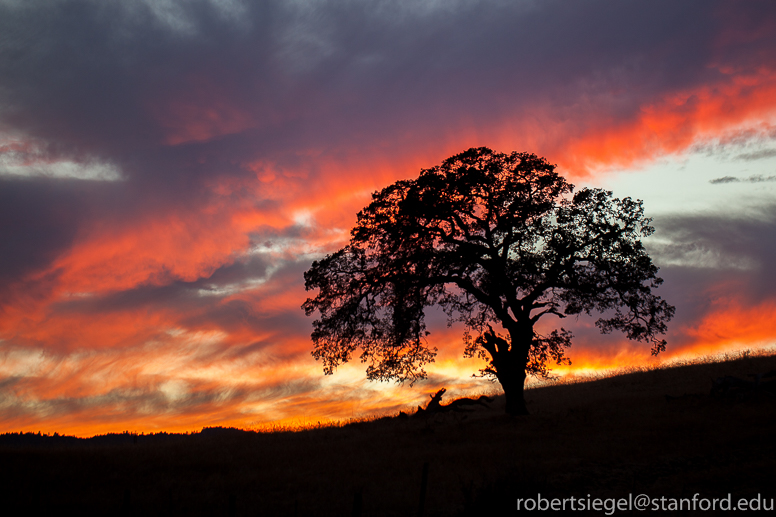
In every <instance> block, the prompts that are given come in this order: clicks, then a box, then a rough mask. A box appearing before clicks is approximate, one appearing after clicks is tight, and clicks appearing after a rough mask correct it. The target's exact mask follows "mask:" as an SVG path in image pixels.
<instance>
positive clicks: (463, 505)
mask: <svg viewBox="0 0 776 517" xmlns="http://www.w3.org/2000/svg"><path fill="white" fill-rule="evenodd" d="M771 370H776V357H774V356H766V357H744V358H740V359H737V360H735V361H729V362H725V363H709V364H700V365H690V366H683V367H676V368H671V369H663V370H654V371H648V372H637V373H630V374H625V375H620V376H617V377H611V378H607V379H602V380H598V381H593V382H587V383H581V384H572V385H558V386H551V387H545V388H539V389H534V390H530V391H529V392H528V396H527V400H528V406H529V409H530V410H531V411H532V412H533V414H532V415H530V416H527V417H511V418H510V417H507V416H505V415H503V414H502V412H503V404H504V401H503V400H501V399H497V400H496V401H495V402H494V403H493V404H492V409H490V410H487V409H484V408H481V410H478V411H475V412H472V413H448V414H445V415H437V416H435V417H431V418H429V419H427V420H422V419H413V418H409V419H402V418H385V419H378V420H373V421H369V422H361V423H354V424H349V425H345V426H342V427H329V428H321V429H313V430H308V431H303V432H278V433H264V434H259V433H247V432H246V433H243V432H237V431H232V432H228V431H223V430H222V431H220V432H219V431H218V430H212V431H210V432H206V433H202V434H194V435H177V436H176V435H167V436H159V435H154V436H139V437H138V438H137V443H134V440H133V439H132V437H131V436H129V435H127V436H114V437H112V440H113V442H114V443H109V442H110V440H108V439H104V440H103V441H102V442H100V441H97V440H93V441H92V442H84V441H80V440H72V443H68V442H67V441H66V440H63V439H60V440H58V441H55V440H54V439H53V438H52V439H50V440H43V439H41V440H42V441H43V442H45V443H42V444H37V445H35V444H29V443H28V444H24V443H21V442H22V440H21V439H20V438H19V437H18V436H11V435H4V436H2V437H0V466H2V469H1V470H0V476H2V480H0V490H2V498H3V507H4V510H8V511H9V512H8V513H5V515H33V514H36V513H45V514H47V515H67V514H78V515H224V516H226V515H272V516H274V515H278V516H282V515H299V516H308V515H346V516H347V515H363V516H383V515H397V516H405V515H417V514H418V512H419V503H420V497H421V485H422V473H423V465H424V463H427V464H428V476H427V488H426V497H425V506H424V513H423V515H427V516H433V515H453V516H455V515H513V514H516V513H518V512H517V511H516V499H517V498H521V497H533V498H535V497H536V495H537V493H541V495H542V497H545V498H551V497H561V498H569V497H571V496H574V497H576V498H579V497H582V498H587V496H588V494H590V496H592V498H596V497H598V498H621V497H624V498H627V497H628V494H629V493H633V495H634V497H635V496H636V495H637V494H641V493H643V494H647V495H649V496H651V497H658V498H659V497H661V496H665V497H667V498H669V497H673V498H691V497H692V496H693V494H695V493H698V494H700V497H701V498H703V497H705V498H713V497H726V496H727V494H728V493H730V494H732V500H733V503H734V504H735V502H736V501H738V499H739V498H743V497H745V498H747V499H751V498H754V497H757V495H758V494H760V495H761V497H762V498H763V499H766V500H767V501H770V499H771V498H776V440H775V438H776V399H774V397H773V396H771V395H769V394H768V393H766V392H764V391H762V390H747V389H740V388H735V389H731V390H730V391H729V392H728V393H727V394H725V395H720V396H715V397H711V396H710V395H709V390H710V387H711V382H710V379H711V378H717V377H721V376H725V375H732V376H736V377H739V378H741V379H749V380H751V378H750V377H747V375H748V374H756V373H765V372H769V371H771ZM770 380H773V378H770ZM694 394H697V396H695V395H694ZM666 395H669V396H672V397H678V398H676V399H671V400H667V397H666ZM447 402H449V401H447ZM666 504H668V503H666ZM685 504H686V503H685ZM530 513H533V514H537V515H538V514H542V513H544V512H538V511H535V512H530ZM568 513H570V512H565V513H564V512H552V511H550V512H547V514H548V515H564V514H568ZM607 513H609V514H611V512H606V511H604V510H601V511H590V512H574V513H573V514H574V515H605V514H607ZM723 513H727V514H730V512H719V511H718V512H712V511H707V512H700V511H697V512H688V511H682V512H669V511H644V512H638V511H634V512H630V511H625V512H615V515H640V514H641V515H672V514H673V515H722V514H723ZM738 513H740V512H738ZM755 513H757V512H752V511H748V512H746V513H745V515H751V514H755Z"/></svg>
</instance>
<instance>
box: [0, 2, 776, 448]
mask: <svg viewBox="0 0 776 517" xmlns="http://www.w3.org/2000/svg"><path fill="white" fill-rule="evenodd" d="M476 146H487V147H490V148H492V149H494V150H496V151H500V152H511V151H529V152H533V153H536V154H538V155H540V156H544V157H546V158H547V159H548V160H549V161H550V162H551V163H557V164H558V171H559V172H560V173H561V174H562V175H564V176H566V177H567V178H568V179H569V180H570V181H571V182H572V183H574V184H575V185H576V186H577V187H581V186H595V187H604V188H607V189H610V190H613V191H614V194H615V196H617V197H628V196H629V197H633V198H639V199H643V200H644V206H645V210H646V213H647V215H648V216H651V217H653V225H654V226H655V227H656V230H657V231H656V233H655V235H654V236H653V237H651V238H649V239H648V241H647V242H646V245H647V248H648V249H649V251H650V254H651V256H652V258H653V260H654V261H655V263H656V264H657V265H658V266H659V267H660V268H661V270H660V276H661V277H663V278H664V280H665V283H664V285H663V286H662V287H661V288H660V289H659V291H658V294H660V295H661V296H662V297H663V298H664V299H666V300H667V301H668V302H669V303H671V304H673V305H675V306H676V316H675V318H674V319H673V320H672V321H671V323H670V325H669V333H668V334H667V336H666V339H667V340H668V349H667V351H666V353H665V354H663V357H662V360H663V361H666V360H670V359H672V358H679V357H696V356H704V355H707V354H714V353H719V352H724V351H735V350H740V349H757V348H761V347H768V346H773V345H774V344H776V268H774V264H776V189H775V187H776V3H774V2H772V1H771V0H764V1H747V2H734V1H711V0H697V1H692V0H685V1H681V2H677V1H675V0H670V1H662V0H650V1H643V2H622V1H619V0H601V1H594V0H589V1H568V0H567V1H552V0H547V1H529V0H517V1H512V0H510V1H507V0H503V1H502V0H491V1H488V0H429V1H422V0H418V1H410V0H384V1H363V0H362V1H356V0H352V1H348V0H344V1H343V0H265V1H252V2H248V1H245V2H242V1H240V0H136V1H119V0H0V432H8V431H35V432H37V431H42V432H54V431H58V432H60V433H67V434H76V435H79V436H91V435H94V434H100V433H106V432H121V431H124V430H130V431H139V432H155V431H196V430H199V429H201V428H202V427H203V426H214V425H223V426H238V427H257V426H262V425H264V424H266V423H268V422H283V423H296V424H299V423H302V424H304V423H310V422H316V421H318V420H321V421H326V420H329V419H347V418H350V417H354V416H355V417H358V416H362V415H367V414H377V413H380V412H390V411H394V412H395V411H397V410H398V409H402V408H406V407H409V406H411V405H413V404H415V405H416V404H418V403H420V402H423V401H425V400H426V399H427V394H428V393H429V392H431V391H434V390H435V389H437V388H438V387H442V386H446V387H447V388H448V390H449V392H450V394H451V395H455V394H457V393H463V392H467V391H468V392H476V390H483V389H494V388H496V386H494V385H491V384H489V383H487V382H485V381H482V380H478V379H472V378H471V374H472V373H474V372H476V371H477V370H478V369H479V368H480V367H482V364H480V363H478V362H477V361H475V360H472V359H463V358H462V352H463V345H462V343H461V340H460V335H461V328H460V327H453V328H447V327H446V326H445V320H444V317H443V315H441V314H439V313H436V312H434V311H431V313H430V314H429V321H430V330H431V331H432V333H431V335H430V336H429V338H428V339H429V342H430V344H431V345H432V346H436V347H438V348H439V355H438V357H437V362H436V363H435V364H433V365H431V366H430V368H428V372H429V375H430V376H429V379H428V380H427V381H425V382H422V383H418V384H416V385H415V386H413V387H410V386H408V385H404V386H399V385H396V384H390V383H389V384H385V383H384V384H381V383H370V382H368V381H366V380H365V374H364V370H365V367H364V365H361V364H360V363H359V362H358V361H355V363H353V364H352V365H348V366H347V367H344V368H341V369H340V370H339V371H338V372H337V373H336V374H335V375H333V376H324V375H323V373H322V366H321V364H320V363H316V361H315V360H314V359H313V358H312V356H311V355H310V351H311V350H312V343H311V340H310V332H311V330H312V319H313V318H311V317H306V316H305V314H304V312H303V311H302V310H301V309H300V305H301V304H302V303H303V302H304V300H305V299H306V298H307V297H308V296H310V295H311V294H312V293H306V292H305V290H304V279H303V273H304V271H305V270H306V269H308V268H309V267H310V265H311V263H312V261H313V260H315V259H317V258H320V257H322V256H324V255H325V254H326V253H330V252H332V251H335V250H336V249H338V248H339V247H341V246H342V245H343V244H345V242H346V241H347V239H348V236H349V233H348V232H349V229H350V228H351V227H352V226H353V224H354V223H355V220H356V213H357V212H358V210H360V209H361V208H363V207H364V206H365V205H366V204H368V202H369V200H370V194H371V193H372V192H373V191H375V190H378V189H381V188H383V187H385V186H387V185H389V184H390V183H392V182H394V181H396V180H398V179H406V178H414V177H416V176H417V174H418V172H419V171H420V169H421V168H423V167H431V166H434V165H437V164H439V163H440V162H441V161H442V160H444V159H445V158H447V157H449V156H451V155H453V154H456V153H459V152H461V151H464V150H465V149H468V148H470V147H476ZM592 322H593V320H592V319H591V320H586V319H584V318H580V319H579V320H578V321H572V322H566V321H564V322H563V324H564V326H566V327H567V328H572V329H573V330H574V333H575V336H576V338H575V340H574V346H573V347H572V348H571V349H570V350H569V356H570V358H571V360H572V362H573V365H572V367H571V368H570V370H569V371H571V372H574V371H577V372H580V371H590V370H591V369H593V370H594V369H598V368H610V367H620V366H632V365H651V364H656V362H655V361H656V360H655V359H653V358H651V357H650V355H649V346H648V345H646V344H641V343H631V342H628V341H627V340H626V339H625V338H624V337H623V336H622V335H607V336H601V335H600V334H598V332H597V330H596V329H595V328H594V327H593V325H592ZM551 323H554V322H551ZM564 371H565V370H563V371H562V370H556V372H560V373H563V372H564Z"/></svg>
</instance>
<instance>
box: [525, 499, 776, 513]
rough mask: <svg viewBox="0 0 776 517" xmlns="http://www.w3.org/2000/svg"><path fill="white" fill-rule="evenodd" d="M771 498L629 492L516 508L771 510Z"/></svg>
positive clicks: (534, 502)
mask: <svg viewBox="0 0 776 517" xmlns="http://www.w3.org/2000/svg"><path fill="white" fill-rule="evenodd" d="M773 508H774V498H773V497H771V498H765V497H762V496H761V495H760V494H757V496H756V497H752V498H746V497H742V498H734V497H733V495H732V494H728V495H727V496H726V497H701V496H700V494H694V495H693V496H692V497H681V498H679V497H650V496H648V495H646V494H637V495H633V494H628V497H619V498H616V497H609V498H602V497H591V496H590V494H587V496H586V497H551V498H547V497H542V494H537V495H536V497H529V498H524V499H518V500H517V509H518V511H520V510H524V511H529V512H531V511H539V512H547V511H549V512H553V511H554V512H560V511H572V512H584V511H590V510H593V511H600V512H603V513H604V514H605V515H612V514H614V512H615V511H621V512H624V511H633V510H637V511H657V512H660V511H663V512H665V511H677V510H679V511H681V510H687V511H693V510H695V511H697V510H700V511H707V510H709V511H711V510H722V511H736V510H738V511H746V510H751V511H759V510H766V511H773Z"/></svg>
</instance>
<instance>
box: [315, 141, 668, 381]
mask: <svg viewBox="0 0 776 517" xmlns="http://www.w3.org/2000/svg"><path fill="white" fill-rule="evenodd" d="M653 231H654V230H653V228H652V226H650V219H649V218H647V217H645V216H644V212H643V207H642V203H641V201H634V200H632V199H630V198H624V199H617V198H613V197H612V193H611V192H607V191H605V190H601V189H587V188H585V189H582V190H580V191H578V192H576V193H574V187H573V185H571V184H569V183H568V182H567V181H566V180H565V179H564V178H563V177H561V176H560V175H558V174H557V173H556V171H555V166H554V165H551V164H549V163H548V162H547V161H546V160H545V159H543V158H539V157H537V156H536V155H534V154H530V153H516V152H515V153H512V154H509V155H506V154H501V153H496V152H493V151H491V150H490V149H487V148H476V149H469V150H468V151H466V152H464V153H461V154H459V155H457V156H453V157H451V158H449V159H447V160H445V161H444V162H443V163H442V164H441V165H439V166H436V167H433V168H430V169H425V170H422V171H421V173H420V175H419V176H418V178H417V179H412V180H401V181H397V182H396V183H394V184H393V185H390V186H388V187H386V188H384V189H383V190H382V191H380V192H377V193H375V194H373V196H372V202H371V203H370V204H369V206H367V207H366V208H364V209H363V210H362V211H361V212H359V214H358V220H357V223H356V226H355V227H354V228H353V230H352V231H351V239H350V242H349V244H347V245H346V246H345V247H343V248H342V249H340V250H339V251H337V252H336V253H333V254H331V255H329V256H327V257H325V258H323V259H322V260H320V261H316V262H314V263H313V265H312V267H311V268H310V269H309V270H308V271H307V272H306V273H305V287H306V288H307V290H317V291H318V292H317V294H316V295H315V297H313V298H309V299H308V300H307V301H306V302H305V303H304V305H303V308H304V310H305V312H306V313H307V314H308V315H310V314H312V313H313V312H315V311H318V312H319V313H320V318H319V319H317V320H315V322H314V323H313V333H312V340H313V343H314V350H313V356H314V357H315V358H316V359H320V360H322V361H323V365H324V371H325V373H327V374H330V373H332V372H333V371H334V370H335V369H336V368H337V366H338V365H340V364H342V363H344V362H347V361H349V360H350V359H351V358H352V357H353V355H354V354H355V353H356V352H357V351H360V359H361V360H362V361H363V362H365V363H367V364H368V367H367V377H368V378H369V379H377V380H387V379H396V380H398V381H410V382H414V381H416V380H417V379H421V378H423V377H425V375H426V372H425V370H424V366H425V365H427V364H428V363H429V362H431V361H433V360H434V356H435V354H436V349H435V348H431V347H429V346H428V343H427V342H426V339H425V338H426V336H427V334H428V332H427V330H426V325H425V320H424V309H425V308H426V307H429V306H432V305H439V306H441V307H442V308H443V309H444V310H445V312H446V313H447V315H448V316H449V318H450V320H451V321H461V322H463V323H464V325H465V328H466V331H465V333H464V342H465V354H466V355H468V356H479V357H482V358H484V359H486V360H488V361H489V363H488V366H487V367H486V368H485V369H484V372H485V373H486V374H493V375H496V376H497V377H499V380H501V381H502V384H504V379H502V377H501V376H500V375H499V369H501V371H502V372H504V371H506V370H507V369H509V368H507V366H501V368H500V367H499V365H500V364H501V365H506V364H507V363H506V362H505V361H506V359H505V358H507V357H508V358H510V359H509V361H511V362H510V363H509V364H513V363H514V362H515V361H516V362H517V364H519V365H520V369H521V370H522V371H527V372H528V373H534V374H539V375H542V374H546V373H547V364H548V363H549V362H550V361H554V362H555V363H560V362H563V361H566V358H565V353H564V351H565V349H566V348H567V347H568V346H569V345H570V343H571V337H572V336H571V333H570V332H568V331H567V330H565V329H562V328H560V329H557V330H555V331H553V332H551V333H550V334H548V335H540V334H538V333H537V332H536V331H535V330H534V325H535V324H536V323H537V322H538V321H539V320H540V319H541V318H544V317H545V316H548V315H549V316H555V317H558V318H565V317H567V316H572V315H579V314H597V315H598V316H599V318H598V320H597V321H596V325H597V326H598V328H599V329H600V331H601V332H603V333H608V332H612V331H614V330H618V331H622V332H623V333H624V334H625V335H626V336H627V337H628V338H629V339H634V340H638V341H646V342H649V343H650V344H651V346H652V352H653V353H654V354H657V353H659V352H660V351H662V350H664V349H665V345H666V342H665V340H662V339H660V338H659V335H660V334H662V333H664V332H665V331H666V322H667V321H668V320H669V319H670V318H671V317H672V315H673V313H674V308H673V307H671V306H670V305H668V304H667V303H666V302H665V301H664V300H662V299H661V298H660V297H658V296H656V295H655V294H653V293H652V289H654V288H656V287H657V286H659V285H660V284H661V282H662V280H661V279H660V278H658V277H657V276H656V275H657V271H658V269H657V267H655V265H654V264H653V263H652V261H651V259H650V258H649V256H648V255H647V253H646V251H645V249H644V247H643V245H642V242H641V239H642V238H644V237H647V236H649V235H650V234H652V232H653ZM491 324H499V325H501V327H502V329H503V330H504V331H505V333H504V334H499V333H498V332H496V331H494V330H492V327H491ZM472 335H476V337H475V338H472ZM499 358H501V359H499ZM510 375H511V374H510Z"/></svg>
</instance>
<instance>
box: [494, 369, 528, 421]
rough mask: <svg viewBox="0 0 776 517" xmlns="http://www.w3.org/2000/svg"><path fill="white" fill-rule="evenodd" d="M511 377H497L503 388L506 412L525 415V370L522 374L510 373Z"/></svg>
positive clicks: (526, 411) (526, 408)
mask: <svg viewBox="0 0 776 517" xmlns="http://www.w3.org/2000/svg"><path fill="white" fill-rule="evenodd" d="M512 377H513V378H511V379H502V378H500V379H499V382H501V387H502V388H504V396H505V397H506V399H507V407H506V412H507V414H508V415H527V414H529V413H528V406H526V405H525V394H524V391H525V370H523V371H522V375H512Z"/></svg>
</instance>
